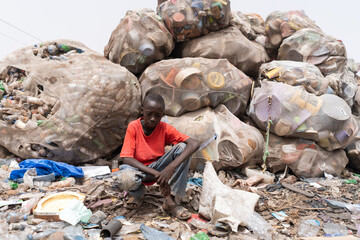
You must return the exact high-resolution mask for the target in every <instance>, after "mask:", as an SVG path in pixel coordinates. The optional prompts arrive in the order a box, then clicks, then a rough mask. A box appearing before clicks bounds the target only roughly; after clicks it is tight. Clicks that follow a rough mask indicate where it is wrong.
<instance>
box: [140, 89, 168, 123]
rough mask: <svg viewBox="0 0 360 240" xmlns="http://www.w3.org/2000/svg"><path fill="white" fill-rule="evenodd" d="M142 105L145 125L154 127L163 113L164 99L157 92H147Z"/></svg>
mask: <svg viewBox="0 0 360 240" xmlns="http://www.w3.org/2000/svg"><path fill="white" fill-rule="evenodd" d="M142 105H143V106H142V113H143V117H144V123H145V127H147V128H148V129H154V128H155V127H156V125H157V124H158V123H159V122H160V120H161V118H162V117H163V115H164V110H165V102H164V99H163V98H162V96H160V95H159V94H154V93H149V94H148V95H146V96H145V98H144V101H143V104H142Z"/></svg>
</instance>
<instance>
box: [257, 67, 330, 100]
mask: <svg viewBox="0 0 360 240" xmlns="http://www.w3.org/2000/svg"><path fill="white" fill-rule="evenodd" d="M260 73H261V77H262V78H265V79H268V80H275V81H278V82H283V83H286V84H289V85H291V86H299V85H302V86H304V87H305V89H306V91H307V92H309V93H313V94H315V95H317V96H319V95H322V94H324V93H332V92H333V91H334V90H333V89H332V88H331V87H330V86H329V80H328V79H327V78H324V76H323V75H322V73H321V72H320V70H319V69H318V68H317V67H316V66H315V65H314V64H310V63H305V62H294V61H272V62H269V63H264V64H263V65H261V67H260Z"/></svg>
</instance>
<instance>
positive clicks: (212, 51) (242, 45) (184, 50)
mask: <svg viewBox="0 0 360 240" xmlns="http://www.w3.org/2000/svg"><path fill="white" fill-rule="evenodd" d="M218 46H223V47H218ZM233 49H236V51H233ZM181 56H182V57H183V58H184V57H204V58H213V59H216V58H226V59H227V60H228V61H229V62H230V63H231V64H233V65H234V66H235V67H237V68H238V69H240V70H241V71H243V72H244V73H245V74H246V75H248V76H251V77H253V78H257V77H258V75H259V67H260V65H261V64H263V63H265V62H268V61H269V57H268V55H267V53H266V51H265V48H264V47H263V46H261V45H260V44H259V43H257V42H254V41H250V40H248V39H247V38H246V37H245V36H244V35H243V34H242V33H241V31H240V30H238V29H237V28H235V27H228V28H225V29H222V30H219V31H217V32H213V33H211V34H207V35H205V36H202V37H199V38H195V39H191V40H189V41H186V42H184V43H183V44H182V45H181Z"/></svg>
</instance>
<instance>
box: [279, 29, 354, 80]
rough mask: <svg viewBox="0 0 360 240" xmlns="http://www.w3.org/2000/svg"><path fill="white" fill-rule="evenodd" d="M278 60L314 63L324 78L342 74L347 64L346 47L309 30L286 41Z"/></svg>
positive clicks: (329, 37)
mask: <svg viewBox="0 0 360 240" xmlns="http://www.w3.org/2000/svg"><path fill="white" fill-rule="evenodd" d="M278 59H279V60H292V61H298V62H307V63H312V64H314V65H316V66H317V67H318V68H319V69H320V71H321V72H322V74H324V76H326V75H329V74H331V73H342V72H343V71H344V69H345V67H346V62H347V58H346V49H345V45H344V44H343V43H342V42H341V41H338V40H336V39H335V38H333V37H331V36H329V35H325V34H324V33H322V32H319V31H317V30H314V29H309V28H305V29H301V30H299V31H297V32H296V33H294V34H293V35H292V36H290V37H288V38H286V39H284V41H283V42H282V44H281V46H280V48H279V54H278Z"/></svg>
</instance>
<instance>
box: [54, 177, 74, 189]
mask: <svg viewBox="0 0 360 240" xmlns="http://www.w3.org/2000/svg"><path fill="white" fill-rule="evenodd" d="M74 184H75V178H73V177H69V178H66V179H65V180H62V181H58V182H53V183H51V184H50V185H49V189H57V188H64V187H71V186H74Z"/></svg>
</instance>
